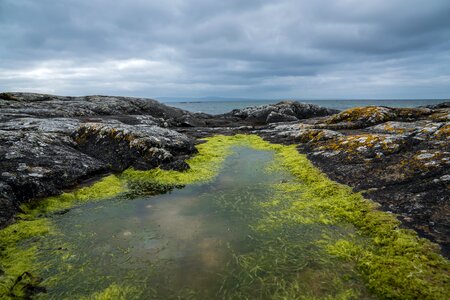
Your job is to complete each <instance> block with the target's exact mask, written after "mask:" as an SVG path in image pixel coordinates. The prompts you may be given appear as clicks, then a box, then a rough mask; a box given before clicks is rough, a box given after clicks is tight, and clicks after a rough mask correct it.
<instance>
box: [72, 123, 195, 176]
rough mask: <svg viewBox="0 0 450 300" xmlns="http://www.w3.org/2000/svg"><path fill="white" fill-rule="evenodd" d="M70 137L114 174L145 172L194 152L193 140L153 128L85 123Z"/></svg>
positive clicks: (169, 131)
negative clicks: (128, 169)
mask: <svg viewBox="0 0 450 300" xmlns="http://www.w3.org/2000/svg"><path fill="white" fill-rule="evenodd" d="M72 137H73V138H74V140H75V142H76V143H77V149H79V150H80V151H82V152H83V153H86V154H88V155H90V156H91V157H95V158H97V159H99V160H100V161H102V162H104V163H105V164H108V165H110V167H111V169H112V170H114V171H123V170H125V169H126V168H128V167H134V168H135V169H139V170H147V169H151V168H155V167H157V166H159V165H161V164H168V163H170V162H173V161H174V160H175V159H174V158H175V157H176V156H179V155H186V154H192V153H194V152H195V148H194V141H193V140H192V139H189V138H188V137H187V136H185V135H183V134H181V133H178V132H176V131H174V130H170V129H165V128H161V127H158V126H155V125H150V126H147V125H139V126H132V125H125V124H105V123H85V124H82V125H81V126H80V127H79V128H78V129H77V130H76V131H75V132H74V133H73V135H72Z"/></svg>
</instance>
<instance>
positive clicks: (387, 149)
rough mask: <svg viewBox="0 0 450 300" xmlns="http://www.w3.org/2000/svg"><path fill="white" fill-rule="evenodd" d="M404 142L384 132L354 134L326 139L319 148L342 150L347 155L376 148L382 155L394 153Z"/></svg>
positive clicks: (402, 139)
mask: <svg viewBox="0 0 450 300" xmlns="http://www.w3.org/2000/svg"><path fill="white" fill-rule="evenodd" d="M405 143H406V140H405V139H404V138H402V137H401V136H400V137H395V136H392V135H385V134H356V135H351V136H343V137H339V138H337V139H333V140H330V141H327V142H326V143H325V144H324V145H322V146H320V147H319V148H318V149H320V150H333V151H343V152H344V153H346V154H347V155H349V156H353V155H355V154H358V153H361V152H365V151H368V150H370V149H373V150H377V151H378V152H381V153H383V154H384V155H389V154H393V153H396V152H397V151H398V150H399V149H400V147H401V146H403V145H404V144H405Z"/></svg>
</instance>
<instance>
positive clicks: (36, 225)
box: [0, 218, 53, 299]
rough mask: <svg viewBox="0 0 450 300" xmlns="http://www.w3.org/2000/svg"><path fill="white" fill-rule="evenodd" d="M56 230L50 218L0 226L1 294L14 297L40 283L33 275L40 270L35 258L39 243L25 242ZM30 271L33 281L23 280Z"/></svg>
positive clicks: (29, 274)
mask: <svg viewBox="0 0 450 300" xmlns="http://www.w3.org/2000/svg"><path fill="white" fill-rule="evenodd" d="M52 231H53V227H52V224H51V222H50V220H48V219H46V218H41V219H37V220H31V221H30V220H20V221H18V222H16V223H14V224H12V225H10V226H8V227H6V228H4V229H2V230H0V245H1V246H0V269H1V270H2V271H3V272H4V273H3V275H1V276H0V295H4V297H5V298H6V299H15V298H17V297H22V296H24V295H25V294H26V292H27V291H26V288H31V287H32V285H37V284H38V281H37V280H36V279H35V278H37V277H35V276H33V274H36V273H37V272H38V270H39V266H38V265H37V264H36V262H35V258H36V251H37V247H36V246H28V247H26V246H23V245H22V244H23V243H25V242H27V241H29V240H31V239H33V238H36V237H39V236H42V235H44V234H47V233H50V232H52ZM25 274H27V277H28V279H30V280H29V281H30V282H27V283H26V284H24V282H23V281H24V279H25V276H23V275H25Z"/></svg>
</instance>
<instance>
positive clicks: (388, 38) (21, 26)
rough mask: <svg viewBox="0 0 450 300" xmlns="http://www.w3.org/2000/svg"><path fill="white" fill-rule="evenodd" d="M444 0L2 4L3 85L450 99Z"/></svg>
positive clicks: (449, 9) (449, 26)
mask: <svg viewBox="0 0 450 300" xmlns="http://www.w3.org/2000/svg"><path fill="white" fill-rule="evenodd" d="M449 15H450V2H449V1H448V0H442V1H441V0H430V1H427V2H425V1H422V0H409V1H407V0H391V1H387V0H386V1H379V0H367V1H357V0H337V1H331V0H329V1H327V0H309V1H295V0H280V1H264V0H248V1H241V0H228V1H212V0H167V1H148V0H147V1H146V0H129V1H119V0H59V1H52V0H40V1H34V0H1V1H0V41H1V43H0V89H1V90H21V91H25V90H26V91H36V92H48V93H57V94H71V95H82V94H92V93H93V94H120V95H138V96H149V97H154V96H207V95H215V96H227V97H254V98H272V97H274V98H280V97H295V98H345V97H347V98H358V97H360V98H397V97H399V98H433V97H436V98H443V97H450V18H448V16H449Z"/></svg>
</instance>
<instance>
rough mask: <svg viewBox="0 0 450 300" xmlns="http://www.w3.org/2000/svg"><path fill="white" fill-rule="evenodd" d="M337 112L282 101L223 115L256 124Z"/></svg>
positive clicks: (236, 110) (335, 111) (287, 120)
mask: <svg viewBox="0 0 450 300" xmlns="http://www.w3.org/2000/svg"><path fill="white" fill-rule="evenodd" d="M337 112H338V111H337V110H334V109H329V108H324V107H320V106H318V105H313V104H305V103H299V102H296V101H282V102H279V103H277V104H270V105H262V106H254V107H247V108H243V109H235V110H233V111H231V112H230V113H227V114H224V115H223V116H224V117H236V118H239V119H241V120H245V121H247V122H251V123H254V124H268V123H273V122H290V121H296V120H301V119H307V118H313V117H320V116H328V115H332V114H335V113H337Z"/></svg>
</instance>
